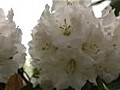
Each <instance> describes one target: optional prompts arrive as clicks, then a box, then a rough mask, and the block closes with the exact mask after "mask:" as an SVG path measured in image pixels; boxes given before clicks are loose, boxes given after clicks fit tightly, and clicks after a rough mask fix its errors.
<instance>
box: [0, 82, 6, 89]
mask: <svg viewBox="0 0 120 90" xmlns="http://www.w3.org/2000/svg"><path fill="white" fill-rule="evenodd" d="M5 86H6V84H5V83H2V82H0V90H5Z"/></svg>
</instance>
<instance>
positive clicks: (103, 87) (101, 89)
mask: <svg viewBox="0 0 120 90" xmlns="http://www.w3.org/2000/svg"><path fill="white" fill-rule="evenodd" d="M96 82H97V85H98V86H97V90H110V89H109V88H108V87H107V85H106V84H107V83H105V81H104V80H102V79H101V78H100V77H97V79H96Z"/></svg>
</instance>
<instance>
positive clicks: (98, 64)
mask: <svg viewBox="0 0 120 90" xmlns="http://www.w3.org/2000/svg"><path fill="white" fill-rule="evenodd" d="M87 3H88V2H87ZM87 3H86V2H82V0H71V1H70V0H62V1H61V0H53V6H52V9H51V11H50V8H49V6H48V5H46V6H45V10H44V11H43V13H42V15H41V18H40V20H39V22H38V25H36V27H34V29H33V31H32V37H33V39H32V40H31V41H30V43H29V46H30V49H29V53H30V54H31V56H32V58H33V61H32V64H33V65H34V66H35V67H36V68H37V69H38V70H39V71H40V77H39V82H40V83H41V84H43V83H45V82H46V81H49V82H51V83H52V85H53V87H56V88H57V90H61V89H65V88H67V87H69V86H71V87H73V88H75V89H76V90H80V89H81V88H82V86H83V85H84V84H85V83H86V81H87V80H89V81H90V82H92V83H94V84H96V77H97V76H100V77H101V78H102V79H104V80H105V81H107V82H110V81H112V80H114V79H116V78H117V77H118V75H119V74H120V66H119V64H120V57H119V54H120V51H119V50H120V49H119V47H120V46H119V45H120V44H119V36H120V35H119V33H118V32H119V27H120V26H119V25H120V23H119V20H118V19H117V18H116V17H115V16H114V15H113V11H111V12H110V13H107V12H108V10H109V9H110V8H108V10H106V11H104V15H103V17H101V18H100V19H97V18H95V16H94V14H93V11H92V8H91V7H87V5H85V4H87ZM89 3H90V0H89ZM111 16H112V17H111ZM107 19H109V20H107ZM113 21H114V23H115V24H116V25H115V26H114V23H113ZM107 22H109V23H107ZM107 26H108V27H112V28H111V31H110V33H111V35H109V34H108V31H106V30H105V28H106V27H107Z"/></svg>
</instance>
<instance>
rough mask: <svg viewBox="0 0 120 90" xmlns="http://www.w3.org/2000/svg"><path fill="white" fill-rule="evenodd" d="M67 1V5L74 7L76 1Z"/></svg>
mask: <svg viewBox="0 0 120 90" xmlns="http://www.w3.org/2000/svg"><path fill="white" fill-rule="evenodd" d="M66 1H67V5H72V4H73V3H74V2H73V1H74V0H66Z"/></svg>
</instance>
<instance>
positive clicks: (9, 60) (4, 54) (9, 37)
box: [0, 8, 26, 82]
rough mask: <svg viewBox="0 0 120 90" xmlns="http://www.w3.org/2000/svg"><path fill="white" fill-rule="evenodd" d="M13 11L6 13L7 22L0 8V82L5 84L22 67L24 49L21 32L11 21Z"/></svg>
mask: <svg viewBox="0 0 120 90" xmlns="http://www.w3.org/2000/svg"><path fill="white" fill-rule="evenodd" d="M13 16H14V13H13V10H12V9H11V10H10V11H9V12H8V15H7V20H6V19H5V18H6V17H5V15H4V12H3V10H2V9H1V8H0V82H7V80H8V78H9V76H10V75H11V74H13V73H15V72H16V71H17V69H18V68H20V67H21V66H23V64H24V60H25V56H26V54H25V47H24V46H23V45H22V44H21V35H22V32H21V30H20V29H19V28H18V27H17V28H16V25H15V22H14V21H13Z"/></svg>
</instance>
